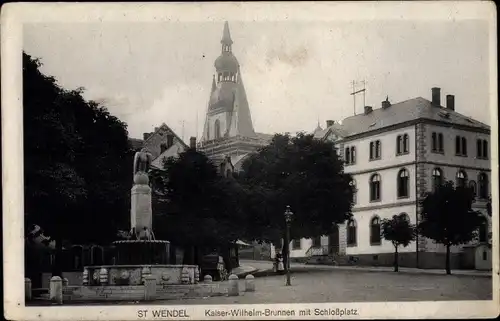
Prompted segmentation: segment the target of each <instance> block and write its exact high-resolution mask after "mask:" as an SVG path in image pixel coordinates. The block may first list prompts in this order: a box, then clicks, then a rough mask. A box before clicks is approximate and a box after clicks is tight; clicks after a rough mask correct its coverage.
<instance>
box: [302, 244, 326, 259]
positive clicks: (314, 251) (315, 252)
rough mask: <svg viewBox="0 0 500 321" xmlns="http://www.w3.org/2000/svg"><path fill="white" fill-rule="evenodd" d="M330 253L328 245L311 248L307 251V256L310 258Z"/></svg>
mask: <svg viewBox="0 0 500 321" xmlns="http://www.w3.org/2000/svg"><path fill="white" fill-rule="evenodd" d="M329 252H330V249H329V247H328V246H327V245H321V246H311V247H310V248H309V249H308V250H307V251H306V256H307V257H310V256H313V255H328V254H329Z"/></svg>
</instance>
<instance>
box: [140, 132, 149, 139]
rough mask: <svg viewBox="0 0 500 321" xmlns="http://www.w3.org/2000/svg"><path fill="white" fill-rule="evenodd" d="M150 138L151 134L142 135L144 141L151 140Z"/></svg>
mask: <svg viewBox="0 0 500 321" xmlns="http://www.w3.org/2000/svg"><path fill="white" fill-rule="evenodd" d="M149 136H151V133H144V134H142V138H143V140H146V139H148V138H149Z"/></svg>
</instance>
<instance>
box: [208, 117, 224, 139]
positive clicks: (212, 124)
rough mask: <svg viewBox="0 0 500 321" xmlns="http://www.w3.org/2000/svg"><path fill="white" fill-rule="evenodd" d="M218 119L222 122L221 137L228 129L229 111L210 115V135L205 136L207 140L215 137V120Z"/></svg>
mask: <svg viewBox="0 0 500 321" xmlns="http://www.w3.org/2000/svg"><path fill="white" fill-rule="evenodd" d="M216 120H219V124H220V137H221V138H222V137H224V133H225V132H226V130H227V120H228V119H227V113H219V114H215V115H209V116H208V119H207V121H208V123H209V126H208V130H209V132H208V133H209V135H208V137H206V136H205V137H206V138H205V139H206V140H213V139H215V121H216Z"/></svg>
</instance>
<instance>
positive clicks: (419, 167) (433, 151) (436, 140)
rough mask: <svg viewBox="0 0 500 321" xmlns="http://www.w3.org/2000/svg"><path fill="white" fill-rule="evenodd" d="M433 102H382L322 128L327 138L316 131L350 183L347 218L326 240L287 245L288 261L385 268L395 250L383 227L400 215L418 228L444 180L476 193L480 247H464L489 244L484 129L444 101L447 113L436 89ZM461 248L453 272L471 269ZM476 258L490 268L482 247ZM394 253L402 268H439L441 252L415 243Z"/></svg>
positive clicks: (455, 254)
mask: <svg viewBox="0 0 500 321" xmlns="http://www.w3.org/2000/svg"><path fill="white" fill-rule="evenodd" d="M431 96H432V98H431V100H427V99H424V98H421V97H418V98H414V99H410V100H407V101H403V102H399V103H396V104H391V103H390V102H389V100H388V99H387V100H386V101H384V102H382V105H381V107H380V108H378V109H373V108H372V107H368V106H367V107H365V108H364V113H363V114H360V115H356V116H352V117H348V118H346V119H344V120H343V121H342V123H341V124H338V123H334V122H332V121H328V122H327V128H326V129H325V130H322V129H321V128H317V129H316V131H315V136H316V137H318V138H320V139H331V140H334V141H335V142H336V144H337V147H338V150H339V152H340V154H341V156H342V157H343V158H344V160H345V172H347V173H350V174H351V175H352V177H353V181H352V184H353V185H354V186H355V187H356V193H355V195H354V203H355V204H354V207H353V218H352V220H350V221H348V222H346V223H345V224H341V225H339V226H338V227H336V228H334V230H333V231H332V233H331V235H328V236H321V237H317V238H315V239H302V240H294V241H292V242H291V248H292V250H291V257H296V258H305V257H308V256H311V255H316V254H326V253H330V254H333V255H334V256H337V257H338V258H349V260H350V261H351V262H357V263H358V264H365V265H391V264H392V263H393V252H394V248H393V246H392V244H391V242H389V241H386V240H384V239H383V238H381V236H380V223H381V220H383V219H386V218H391V217H392V216H393V215H395V214H403V213H404V214H405V215H407V217H408V218H409V220H410V221H411V223H412V224H418V222H419V214H420V211H421V208H420V205H419V201H420V200H421V199H422V198H423V197H424V196H425V193H426V192H428V191H431V190H432V189H433V188H434V186H436V185H437V184H439V183H441V182H443V181H445V180H452V181H454V182H455V183H456V184H468V185H470V186H472V187H473V188H474V189H475V190H476V202H475V203H474V207H475V209H477V210H479V211H481V212H482V213H483V215H484V223H483V225H482V226H481V228H480V231H479V239H478V240H475V241H474V242H472V243H471V245H470V246H469V247H475V248H477V246H478V245H479V244H483V243H486V242H487V240H488V234H489V230H490V229H491V218H490V217H489V215H487V213H486V203H487V199H488V197H489V196H490V191H489V189H490V184H489V182H490V181H491V170H490V167H491V165H490V163H491V162H490V147H489V146H490V142H489V141H490V128H489V126H487V125H485V124H483V123H481V122H479V121H477V120H474V119H471V118H469V117H467V116H464V115H463V114H460V113H458V112H457V111H455V100H454V96H453V95H447V96H446V106H445V107H443V106H442V105H441V93H440V89H439V88H432V95H431ZM467 248H468V246H455V247H453V248H452V257H451V264H452V267H471V265H474V263H473V262H472V263H471V262H469V261H467V259H465V258H464V251H467ZM481 251H483V252H484V253H482V255H481V256H482V259H483V261H486V262H487V263H486V264H483V265H486V266H487V265H488V264H489V265H490V266H491V254H490V253H491V252H490V251H489V250H488V247H481ZM399 252H400V255H399V257H400V264H401V265H402V266H410V267H422V268H438V267H442V266H444V262H445V260H444V255H445V248H444V246H442V245H439V244H435V243H433V241H431V240H429V239H426V238H423V237H421V236H420V237H419V238H418V239H417V240H416V242H413V243H411V244H410V245H409V246H408V247H406V248H401V249H400V251H399ZM340 261H342V260H340ZM488 262H489V263H488ZM483 263H484V262H483ZM476 265H477V262H476Z"/></svg>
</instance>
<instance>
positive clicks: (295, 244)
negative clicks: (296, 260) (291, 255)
mask: <svg viewBox="0 0 500 321" xmlns="http://www.w3.org/2000/svg"><path fill="white" fill-rule="evenodd" d="M292 250H300V239H298V240H295V239H294V240H292Z"/></svg>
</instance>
